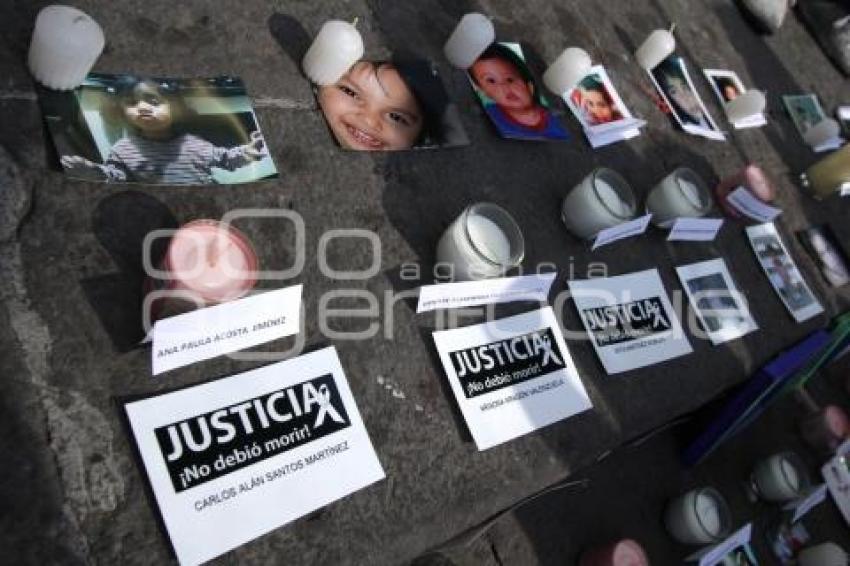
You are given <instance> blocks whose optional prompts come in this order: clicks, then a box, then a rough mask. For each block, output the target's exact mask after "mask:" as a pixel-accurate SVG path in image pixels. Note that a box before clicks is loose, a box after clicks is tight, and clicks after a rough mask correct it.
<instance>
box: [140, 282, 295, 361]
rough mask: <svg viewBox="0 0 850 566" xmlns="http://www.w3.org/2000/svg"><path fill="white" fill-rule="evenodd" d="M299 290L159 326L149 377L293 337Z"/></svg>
mask: <svg viewBox="0 0 850 566" xmlns="http://www.w3.org/2000/svg"><path fill="white" fill-rule="evenodd" d="M301 288H302V286H301V285H295V286H292V287H286V288H285V289H278V290H276V291H267V292H265V293H260V294H257V295H252V296H250V297H246V298H244V299H239V300H237V301H230V302H228V303H222V304H220V305H215V306H213V307H207V308H204V309H198V310H196V311H192V312H188V313H186V314H181V315H177V316H172V317H170V318H166V319H163V320H159V321H157V323H156V324H155V325H154V327H153V349H152V350H151V357H152V366H153V374H154V375H158V374H160V373H162V372H165V371H169V370H172V369H175V368H179V367H182V366H185V365H189V364H193V363H195V362H199V361H201V360H208V359H210V358H214V357H216V356H221V355H224V354H228V353H230V352H236V351H239V350H244V349H246V348H250V347H252V346H256V345H258V344H264V343H265V342H270V341H272V340H277V339H278V338H283V337H284V336H291V335H292V334H297V333H298V329H299V326H300V312H301Z"/></svg>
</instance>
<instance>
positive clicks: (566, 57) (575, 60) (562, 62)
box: [543, 47, 593, 96]
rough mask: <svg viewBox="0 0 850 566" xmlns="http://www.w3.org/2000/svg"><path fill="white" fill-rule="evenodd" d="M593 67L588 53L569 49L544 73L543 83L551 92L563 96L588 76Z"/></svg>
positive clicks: (582, 50) (578, 49) (579, 49)
mask: <svg viewBox="0 0 850 566" xmlns="http://www.w3.org/2000/svg"><path fill="white" fill-rule="evenodd" d="M592 66H593V63H592V62H591V61H590V55H588V54H587V51H585V50H584V49H581V48H580V47H568V48H567V49H564V52H563V53H561V54H560V55H559V56H558V58H557V59H555V62H554V63H552V64H551V65H549V68H548V69H546V72H545V73H543V82H544V83H545V84H546V86H547V88H549V90H551V91H552V92H554V93H556V94H557V95H559V96H563V95H564V93H565V92H567V91H568V90H570V89H572V88H574V87H575V86H576V85H577V84H578V83H579V82H580V81H581V80H582V79H583V78H584V77H586V76H587V74H588V73H589V72H590V68H591V67H592Z"/></svg>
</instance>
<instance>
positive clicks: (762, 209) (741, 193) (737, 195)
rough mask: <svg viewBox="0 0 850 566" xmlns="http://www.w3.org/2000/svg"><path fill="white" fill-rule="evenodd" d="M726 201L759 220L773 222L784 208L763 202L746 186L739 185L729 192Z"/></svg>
mask: <svg viewBox="0 0 850 566" xmlns="http://www.w3.org/2000/svg"><path fill="white" fill-rule="evenodd" d="M726 201H727V202H728V203H729V204H730V205H732V206H733V207H735V210H737V211H738V212H740V213H741V214H743V215H745V216H747V217H749V218H752V219H753V220H756V221H758V222H772V221H773V219H774V218H776V217H777V216H779V215H780V214H782V209H780V208H776V207H774V206H770V205H769V204H765V203H763V202H762V201H760V200H759V199H757V198H756V197H755V195H753V193H751V192H750V191H748V190H747V189H746V188H744V187H738V188H737V189H735V190H734V191H732V192H731V193H729V195H727V197H726Z"/></svg>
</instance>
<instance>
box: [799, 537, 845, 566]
mask: <svg viewBox="0 0 850 566" xmlns="http://www.w3.org/2000/svg"><path fill="white" fill-rule="evenodd" d="M797 564H798V565H799V566H847V553H846V552H844V550H843V549H842V548H841V547H840V546H838V545H837V544H835V543H834V542H825V543H823V544H819V545H816V546H810V547H809V548H804V549H803V550H801V551H800V554H798V555H797Z"/></svg>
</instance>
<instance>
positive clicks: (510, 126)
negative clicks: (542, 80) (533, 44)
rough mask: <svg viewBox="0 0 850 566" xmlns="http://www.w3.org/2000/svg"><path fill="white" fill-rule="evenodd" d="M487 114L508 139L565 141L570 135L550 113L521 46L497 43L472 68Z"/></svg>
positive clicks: (471, 72)
mask: <svg viewBox="0 0 850 566" xmlns="http://www.w3.org/2000/svg"><path fill="white" fill-rule="evenodd" d="M469 80H470V82H471V84H472V88H473V89H474V90H475V93H476V95H477V96H478V99H479V101H480V102H481V105H482V106H483V107H484V111H485V112H486V113H487V115H488V116H489V117H490V120H491V121H492V122H493V124H494V125H495V126H496V129H498V130H499V133H500V134H501V135H502V136H503V137H506V138H512V139H523V140H566V139H569V134H568V133H567V131H566V130H565V129H564V127H563V126H562V125H561V124H560V123H559V122H558V120H557V118H556V117H555V116H554V115H553V114H552V112H551V110H550V109H549V103H548V101H547V100H546V98H545V97H544V96H543V93H542V90H541V89H540V87H539V85H538V84H537V81H536V80H535V79H534V76H533V75H532V74H531V71H530V70H529V69H528V66H527V65H526V62H525V56H524V55H523V52H522V47H521V46H520V45H519V44H518V43H494V44H493V45H491V46H490V47H488V48H487V49H486V50H485V51H484V53H482V54H481V56H480V57H479V58H478V60H476V61H475V63H473V64H472V67H470V68H469Z"/></svg>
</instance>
